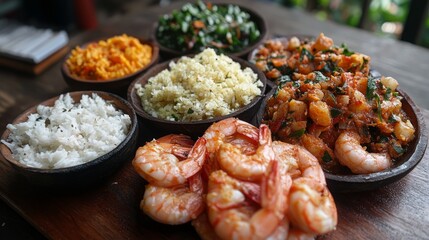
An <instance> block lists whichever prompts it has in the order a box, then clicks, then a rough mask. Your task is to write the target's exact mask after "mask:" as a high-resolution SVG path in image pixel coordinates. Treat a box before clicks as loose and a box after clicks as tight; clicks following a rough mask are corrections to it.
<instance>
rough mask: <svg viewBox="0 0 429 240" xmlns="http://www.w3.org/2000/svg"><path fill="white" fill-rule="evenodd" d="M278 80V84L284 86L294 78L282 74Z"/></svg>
mask: <svg viewBox="0 0 429 240" xmlns="http://www.w3.org/2000/svg"><path fill="white" fill-rule="evenodd" d="M276 81H277V84H278V85H280V86H283V85H284V84H285V83H287V82H292V79H291V78H290V77H289V76H288V75H282V76H280V77H279V78H277V80H276Z"/></svg>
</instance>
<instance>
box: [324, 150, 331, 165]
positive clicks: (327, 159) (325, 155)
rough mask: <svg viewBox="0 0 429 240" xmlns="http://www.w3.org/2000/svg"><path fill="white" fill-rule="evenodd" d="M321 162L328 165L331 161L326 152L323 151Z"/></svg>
mask: <svg viewBox="0 0 429 240" xmlns="http://www.w3.org/2000/svg"><path fill="white" fill-rule="evenodd" d="M322 160H323V162H325V163H328V162H330V161H332V157H331V155H329V153H328V151H325V152H324V153H323V156H322Z"/></svg>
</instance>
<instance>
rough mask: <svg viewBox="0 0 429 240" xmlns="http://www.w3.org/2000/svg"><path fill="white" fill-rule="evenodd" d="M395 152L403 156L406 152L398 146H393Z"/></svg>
mask: <svg viewBox="0 0 429 240" xmlns="http://www.w3.org/2000/svg"><path fill="white" fill-rule="evenodd" d="M393 150H395V152H397V153H398V154H403V153H404V152H405V150H404V149H403V148H402V147H401V146H400V145H397V144H393Z"/></svg>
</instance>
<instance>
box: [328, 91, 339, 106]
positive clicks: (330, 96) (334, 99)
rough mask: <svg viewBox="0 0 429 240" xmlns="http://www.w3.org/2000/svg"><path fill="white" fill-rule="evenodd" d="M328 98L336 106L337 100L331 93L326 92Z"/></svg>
mask: <svg viewBox="0 0 429 240" xmlns="http://www.w3.org/2000/svg"><path fill="white" fill-rule="evenodd" d="M328 97H329V98H330V99H331V100H332V101H333V102H334V103H335V104H337V98H336V97H335V95H334V94H333V93H332V92H330V91H329V92H328Z"/></svg>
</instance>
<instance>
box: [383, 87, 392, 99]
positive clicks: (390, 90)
mask: <svg viewBox="0 0 429 240" xmlns="http://www.w3.org/2000/svg"><path fill="white" fill-rule="evenodd" d="M391 95H392V89H390V87H388V88H387V89H386V92H385V93H384V99H389V98H390V96H391Z"/></svg>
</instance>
